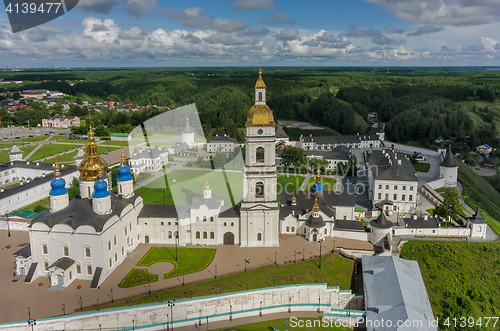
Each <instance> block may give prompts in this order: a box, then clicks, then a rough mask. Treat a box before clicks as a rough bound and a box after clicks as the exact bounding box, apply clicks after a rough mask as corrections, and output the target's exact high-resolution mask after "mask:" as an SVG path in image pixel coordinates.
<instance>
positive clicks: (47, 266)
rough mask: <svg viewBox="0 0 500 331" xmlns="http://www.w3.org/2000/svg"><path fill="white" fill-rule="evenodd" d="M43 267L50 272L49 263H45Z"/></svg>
mask: <svg viewBox="0 0 500 331" xmlns="http://www.w3.org/2000/svg"><path fill="white" fill-rule="evenodd" d="M43 267H44V268H45V271H49V262H44V263H43Z"/></svg>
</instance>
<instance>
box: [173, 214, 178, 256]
mask: <svg viewBox="0 0 500 331" xmlns="http://www.w3.org/2000/svg"><path fill="white" fill-rule="evenodd" d="M177 222H178V221H177ZM174 235H175V260H176V261H177V245H178V244H179V232H178V231H175V232H174Z"/></svg>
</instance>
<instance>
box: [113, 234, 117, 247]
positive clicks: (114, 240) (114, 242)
mask: <svg viewBox="0 0 500 331" xmlns="http://www.w3.org/2000/svg"><path fill="white" fill-rule="evenodd" d="M113 244H114V245H115V246H116V236H115V237H114V238H113Z"/></svg>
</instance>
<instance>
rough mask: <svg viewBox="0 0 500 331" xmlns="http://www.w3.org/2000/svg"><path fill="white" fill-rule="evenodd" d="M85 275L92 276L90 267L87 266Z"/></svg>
mask: <svg viewBox="0 0 500 331" xmlns="http://www.w3.org/2000/svg"><path fill="white" fill-rule="evenodd" d="M87 275H92V266H91V265H87Z"/></svg>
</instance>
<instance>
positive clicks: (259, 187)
mask: <svg viewBox="0 0 500 331" xmlns="http://www.w3.org/2000/svg"><path fill="white" fill-rule="evenodd" d="M255 197H256V198H263V197H264V183H263V182H257V184H256V185H255Z"/></svg>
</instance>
